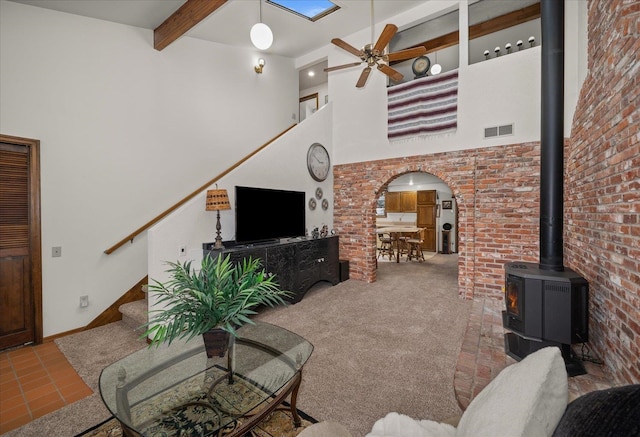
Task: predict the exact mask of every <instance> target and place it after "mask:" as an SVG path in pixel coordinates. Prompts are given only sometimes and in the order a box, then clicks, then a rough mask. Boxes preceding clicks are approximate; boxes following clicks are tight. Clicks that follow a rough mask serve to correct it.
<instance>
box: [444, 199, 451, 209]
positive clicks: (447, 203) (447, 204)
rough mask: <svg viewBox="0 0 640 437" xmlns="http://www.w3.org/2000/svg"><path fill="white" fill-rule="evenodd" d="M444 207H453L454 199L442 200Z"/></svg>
mask: <svg viewBox="0 0 640 437" xmlns="http://www.w3.org/2000/svg"><path fill="white" fill-rule="evenodd" d="M442 209H453V201H452V200H443V201H442Z"/></svg>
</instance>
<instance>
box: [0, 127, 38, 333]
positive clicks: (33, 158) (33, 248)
mask: <svg viewBox="0 0 640 437" xmlns="http://www.w3.org/2000/svg"><path fill="white" fill-rule="evenodd" d="M0 142H2V143H8V144H15V145H17V146H23V147H26V148H28V149H29V257H30V266H31V272H30V273H31V297H32V299H33V324H34V326H33V342H34V343H35V344H40V343H42V341H43V323H42V233H41V226H40V221H41V216H40V140H34V139H31V138H20V137H14V136H10V135H2V134H0Z"/></svg>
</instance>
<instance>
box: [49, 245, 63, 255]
mask: <svg viewBox="0 0 640 437" xmlns="http://www.w3.org/2000/svg"><path fill="white" fill-rule="evenodd" d="M51 256H52V257H53V258H58V257H61V256H62V247H61V246H55V247H52V248H51Z"/></svg>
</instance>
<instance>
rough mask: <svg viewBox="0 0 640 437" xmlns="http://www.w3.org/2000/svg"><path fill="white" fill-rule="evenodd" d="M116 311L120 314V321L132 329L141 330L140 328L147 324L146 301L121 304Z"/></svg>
mask: <svg viewBox="0 0 640 437" xmlns="http://www.w3.org/2000/svg"><path fill="white" fill-rule="evenodd" d="M118 309H119V310H120V312H121V313H122V321H123V322H124V323H125V324H127V325H128V326H130V327H131V328H132V329H136V330H137V329H141V328H140V326H142V325H144V324H145V323H147V320H148V311H149V309H148V307H147V300H146V299H141V300H136V301H134V302H129V303H125V304H122V305H120V307H118Z"/></svg>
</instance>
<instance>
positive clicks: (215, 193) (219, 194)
mask: <svg viewBox="0 0 640 437" xmlns="http://www.w3.org/2000/svg"><path fill="white" fill-rule="evenodd" d="M227 209H231V203H230V202H229V195H228V194H227V190H218V185H217V184H216V189H215V190H207V206H206V208H205V210H206V211H216V212H217V213H218V217H217V219H218V220H217V222H216V244H214V245H213V248H214V249H224V246H223V245H222V237H221V236H220V229H222V226H220V211H224V210H227Z"/></svg>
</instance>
